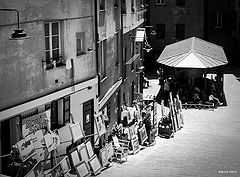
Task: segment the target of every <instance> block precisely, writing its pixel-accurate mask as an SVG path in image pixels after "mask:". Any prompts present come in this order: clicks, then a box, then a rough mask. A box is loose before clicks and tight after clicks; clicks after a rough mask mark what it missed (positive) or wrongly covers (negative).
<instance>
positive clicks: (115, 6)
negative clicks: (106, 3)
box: [114, 0, 118, 8]
mask: <svg viewBox="0 0 240 177" xmlns="http://www.w3.org/2000/svg"><path fill="white" fill-rule="evenodd" d="M114 8H118V0H115V1H114Z"/></svg>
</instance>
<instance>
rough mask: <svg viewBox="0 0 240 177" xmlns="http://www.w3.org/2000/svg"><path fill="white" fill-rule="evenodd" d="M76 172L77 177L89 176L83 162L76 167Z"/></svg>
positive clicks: (88, 171) (85, 164)
mask: <svg viewBox="0 0 240 177" xmlns="http://www.w3.org/2000/svg"><path fill="white" fill-rule="evenodd" d="M76 171H77V176H78V177H88V176H90V174H91V173H90V170H89V168H88V166H87V163H86V162H85V161H81V162H80V163H79V164H77V165H76Z"/></svg>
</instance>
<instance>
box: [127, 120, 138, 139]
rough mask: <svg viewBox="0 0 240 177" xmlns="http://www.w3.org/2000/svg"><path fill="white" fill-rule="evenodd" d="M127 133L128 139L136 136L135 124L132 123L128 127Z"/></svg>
mask: <svg viewBox="0 0 240 177" xmlns="http://www.w3.org/2000/svg"><path fill="white" fill-rule="evenodd" d="M129 135H130V139H131V140H132V139H134V138H135V137H137V132H136V126H135V124H134V125H132V126H131V127H129Z"/></svg>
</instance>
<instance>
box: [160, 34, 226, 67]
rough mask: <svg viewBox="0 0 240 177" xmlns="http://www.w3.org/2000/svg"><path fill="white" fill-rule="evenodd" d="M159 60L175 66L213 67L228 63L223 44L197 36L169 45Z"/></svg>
mask: <svg viewBox="0 0 240 177" xmlns="http://www.w3.org/2000/svg"><path fill="white" fill-rule="evenodd" d="M157 62H158V63H161V64H164V65H167V66H171V67H175V68H212V67H216V66H221V65H225V64H227V63H228V61H227V57H226V55H225V53H224V50H223V48H222V47H221V46H218V45H216V44H213V43H210V42H207V41H204V40H202V39H199V38H196V37H192V38H188V39H185V40H182V41H179V42H176V43H173V44H170V45H167V46H166V47H165V48H164V50H163V52H162V53H161V55H160V57H159V58H158V60H157Z"/></svg>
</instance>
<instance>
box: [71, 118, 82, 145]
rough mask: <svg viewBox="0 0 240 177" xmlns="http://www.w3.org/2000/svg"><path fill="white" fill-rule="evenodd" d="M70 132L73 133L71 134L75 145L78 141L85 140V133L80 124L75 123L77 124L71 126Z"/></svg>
mask: <svg viewBox="0 0 240 177" xmlns="http://www.w3.org/2000/svg"><path fill="white" fill-rule="evenodd" d="M70 131H71V134H72V139H73V142H74V143H75V142H76V141H77V140H79V139H81V138H83V137H84V136H83V131H82V127H81V125H80V123H79V122H77V123H75V124H72V125H70Z"/></svg>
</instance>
